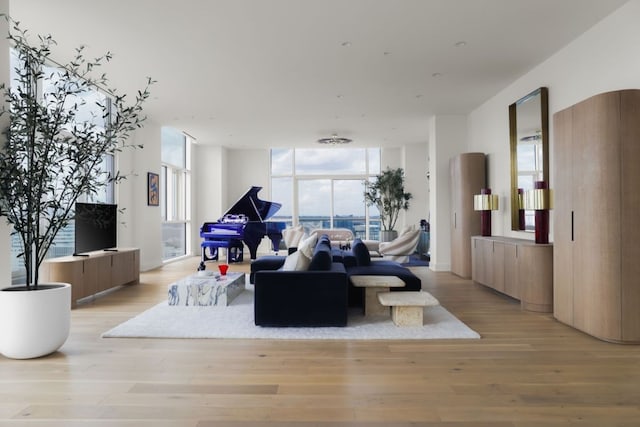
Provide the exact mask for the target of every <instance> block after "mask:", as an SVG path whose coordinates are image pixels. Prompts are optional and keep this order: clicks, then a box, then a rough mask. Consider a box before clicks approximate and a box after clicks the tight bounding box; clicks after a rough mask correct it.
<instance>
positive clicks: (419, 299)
mask: <svg viewBox="0 0 640 427" xmlns="http://www.w3.org/2000/svg"><path fill="white" fill-rule="evenodd" d="M378 301H380V304H382V305H383V306H388V307H391V319H392V320H393V323H394V324H395V325H396V326H422V324H423V314H424V307H431V306H436V305H440V303H439V302H438V300H437V299H435V298H434V297H433V296H432V295H431V294H430V293H429V292H423V291H417V292H416V291H407V292H380V293H379V294H378Z"/></svg>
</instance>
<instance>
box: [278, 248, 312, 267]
mask: <svg viewBox="0 0 640 427" xmlns="http://www.w3.org/2000/svg"><path fill="white" fill-rule="evenodd" d="M310 263H311V259H310V258H307V257H306V256H304V255H303V254H302V253H301V252H300V251H295V252H294V253H292V254H291V255H289V256H287V259H285V260H284V264H283V265H282V271H306V270H307V269H308V268H309V264H310Z"/></svg>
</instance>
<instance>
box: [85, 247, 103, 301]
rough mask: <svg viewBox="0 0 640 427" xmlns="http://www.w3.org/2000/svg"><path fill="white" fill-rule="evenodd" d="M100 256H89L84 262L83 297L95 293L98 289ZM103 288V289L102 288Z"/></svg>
mask: <svg viewBox="0 0 640 427" xmlns="http://www.w3.org/2000/svg"><path fill="white" fill-rule="evenodd" d="M98 264H99V261H98V258H91V257H88V258H86V259H85V260H84V261H83V262H82V268H83V276H82V281H83V284H82V287H83V289H82V297H81V298H84V297H86V296H89V295H93V294H95V293H96V292H99V290H98ZM100 290H102V289H100Z"/></svg>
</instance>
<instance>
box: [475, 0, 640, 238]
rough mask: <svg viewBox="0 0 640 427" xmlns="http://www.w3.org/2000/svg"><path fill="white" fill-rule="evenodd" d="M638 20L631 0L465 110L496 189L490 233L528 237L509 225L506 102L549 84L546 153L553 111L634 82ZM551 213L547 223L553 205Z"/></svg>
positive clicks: (638, 5) (639, 66)
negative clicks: (496, 208) (496, 202)
mask: <svg viewBox="0 0 640 427" xmlns="http://www.w3.org/2000/svg"><path fill="white" fill-rule="evenodd" d="M638 22H640V0H632V1H630V2H629V3H627V4H625V5H624V6H622V7H621V8H620V9H618V10H617V11H615V12H614V13H613V14H611V15H610V16H609V17H607V18H605V19H604V20H603V21H601V22H599V23H598V24H596V25H595V26H594V27H592V28H591V29H590V30H588V31H587V32H586V33H584V34H583V35H582V36H580V37H579V38H578V39H576V40H574V41H573V42H572V43H570V44H569V45H567V46H566V47H565V48H564V49H562V50H560V51H559V52H557V53H556V54H555V55H553V56H552V57H550V58H549V59H548V60H546V61H545V62H543V63H542V64H540V65H539V66H537V67H536V68H535V69H534V70H532V71H531V72H529V73H528V74H526V75H524V76H523V77H522V78H520V79H518V80H517V81H515V82H514V83H513V84H512V85H510V86H509V87H507V88H506V89H504V90H503V91H501V92H500V93H498V94H496V95H495V96H494V97H493V98H491V99H490V100H488V101H487V102H486V103H484V104H483V105H482V106H480V107H479V108H477V109H476V110H475V111H473V112H472V113H471V114H470V115H469V120H468V128H469V148H470V150H471V151H483V152H486V153H488V154H489V162H488V168H489V175H488V179H489V186H490V187H491V188H492V190H493V192H494V193H495V194H499V195H500V211H499V213H494V216H493V223H492V227H493V232H494V234H496V235H505V236H513V237H520V238H528V239H533V235H532V234H531V233H524V232H517V231H512V230H511V223H510V216H509V212H510V209H511V207H510V200H509V188H510V175H509V168H510V164H509V125H508V123H509V120H508V105H509V104H511V103H513V102H514V101H516V100H517V99H519V98H521V97H522V96H524V95H526V94H527V93H529V92H531V91H532V90H534V89H536V88H537V87H540V86H546V87H548V88H549V116H550V119H551V120H550V124H549V131H550V144H551V147H550V153H552V152H553V144H554V140H553V119H552V117H553V114H554V113H555V112H557V111H559V110H562V109H564V108H566V107H569V106H571V105H573V104H575V103H577V102H579V101H581V100H583V99H586V98H588V97H590V96H593V95H596V94H598V93H602V92H607V91H612V90H619V89H628V88H640V25H638ZM551 157H552V158H551V159H550V163H551V165H550V166H551V168H550V169H549V170H550V187H551V188H553V182H554V176H553V168H552V167H553V161H554V159H553V156H551ZM551 218H552V223H551V226H552V229H553V211H552V213H551ZM552 239H553V236H550V240H552Z"/></svg>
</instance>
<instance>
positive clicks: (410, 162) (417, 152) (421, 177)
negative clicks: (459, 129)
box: [396, 136, 429, 229]
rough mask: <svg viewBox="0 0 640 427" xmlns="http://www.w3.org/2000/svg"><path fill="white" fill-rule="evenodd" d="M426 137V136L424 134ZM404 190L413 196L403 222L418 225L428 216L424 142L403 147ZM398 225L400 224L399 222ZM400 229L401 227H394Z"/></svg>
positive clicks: (426, 149) (426, 150) (425, 145)
mask: <svg viewBox="0 0 640 427" xmlns="http://www.w3.org/2000/svg"><path fill="white" fill-rule="evenodd" d="M425 139H426V136H425ZM403 151H404V155H403V157H404V165H403V168H404V173H405V190H406V191H407V192H409V193H411V195H412V196H413V198H412V199H411V200H410V201H409V209H408V210H407V212H406V214H405V215H404V224H402V225H413V226H415V227H418V226H419V225H420V220H421V219H428V217H429V187H428V185H427V184H428V182H427V157H428V155H429V154H428V146H427V144H426V143H422V144H410V145H406V146H405V147H404V150H403ZM399 225H400V224H399ZM396 228H398V229H402V227H396Z"/></svg>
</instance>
